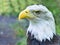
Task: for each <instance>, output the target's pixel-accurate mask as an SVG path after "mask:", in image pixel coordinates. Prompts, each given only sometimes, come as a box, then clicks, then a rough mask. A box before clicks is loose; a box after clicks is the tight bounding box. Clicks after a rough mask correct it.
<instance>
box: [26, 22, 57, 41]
mask: <svg viewBox="0 0 60 45" xmlns="http://www.w3.org/2000/svg"><path fill="white" fill-rule="evenodd" d="M28 32H30V33H31V36H32V35H34V38H36V39H37V40H39V41H42V40H44V41H45V40H46V39H47V40H49V41H50V39H52V38H53V35H55V34H56V32H55V24H54V21H50V22H49V21H40V22H36V23H34V22H32V21H31V22H30V24H29V27H28V30H27V34H28Z"/></svg>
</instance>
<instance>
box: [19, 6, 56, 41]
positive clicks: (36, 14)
mask: <svg viewBox="0 0 60 45" xmlns="http://www.w3.org/2000/svg"><path fill="white" fill-rule="evenodd" d="M24 18H26V19H28V20H29V22H30V23H29V27H28V29H27V34H28V32H30V33H31V36H32V35H34V38H36V39H37V40H39V41H42V40H44V41H45V40H46V39H48V40H50V39H52V38H53V35H54V34H56V32H55V21H54V18H53V14H52V13H51V12H50V11H49V10H48V9H47V7H46V6H43V5H32V6H28V7H27V8H26V9H25V10H23V11H22V12H21V13H20V14H19V17H18V19H19V20H20V19H24Z"/></svg>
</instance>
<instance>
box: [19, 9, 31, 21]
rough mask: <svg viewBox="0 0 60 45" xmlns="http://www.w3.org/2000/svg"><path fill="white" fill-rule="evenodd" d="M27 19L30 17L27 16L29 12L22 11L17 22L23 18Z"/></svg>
mask: <svg viewBox="0 0 60 45" xmlns="http://www.w3.org/2000/svg"><path fill="white" fill-rule="evenodd" d="M27 17H30V16H29V10H23V11H22V12H21V13H20V14H19V16H18V20H20V19H24V18H27Z"/></svg>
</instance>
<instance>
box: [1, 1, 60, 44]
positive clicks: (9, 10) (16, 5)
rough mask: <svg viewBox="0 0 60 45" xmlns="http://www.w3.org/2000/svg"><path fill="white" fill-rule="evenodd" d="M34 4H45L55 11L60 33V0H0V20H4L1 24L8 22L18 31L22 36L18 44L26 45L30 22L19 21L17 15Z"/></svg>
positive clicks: (18, 34)
mask: <svg viewBox="0 0 60 45" xmlns="http://www.w3.org/2000/svg"><path fill="white" fill-rule="evenodd" d="M33 4H43V5H45V6H46V7H47V8H48V9H49V10H50V11H51V12H52V13H53V16H54V18H55V22H56V31H57V34H60V0H0V20H1V19H3V20H4V21H0V24H2V25H3V24H5V23H7V25H9V26H10V27H11V28H12V29H13V30H15V31H16V34H17V36H18V37H19V38H21V40H19V41H18V42H17V45H26V29H27V27H28V24H29V22H28V20H22V21H18V20H17V17H18V15H19V13H20V12H21V11H22V10H24V9H25V8H26V7H27V6H29V5H33ZM7 19H8V20H7ZM2 22H3V23H2ZM8 22H9V23H8Z"/></svg>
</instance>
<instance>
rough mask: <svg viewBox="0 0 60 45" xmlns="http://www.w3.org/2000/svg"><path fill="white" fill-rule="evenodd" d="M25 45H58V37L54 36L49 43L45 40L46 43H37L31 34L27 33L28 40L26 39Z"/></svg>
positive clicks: (59, 39) (59, 40)
mask: <svg viewBox="0 0 60 45" xmlns="http://www.w3.org/2000/svg"><path fill="white" fill-rule="evenodd" d="M27 45H60V36H58V35H54V36H53V39H51V40H50V41H49V40H47V39H46V41H44V40H43V41H42V42H40V41H38V40H36V39H35V38H34V36H31V33H30V32H29V33H28V38H27Z"/></svg>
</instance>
